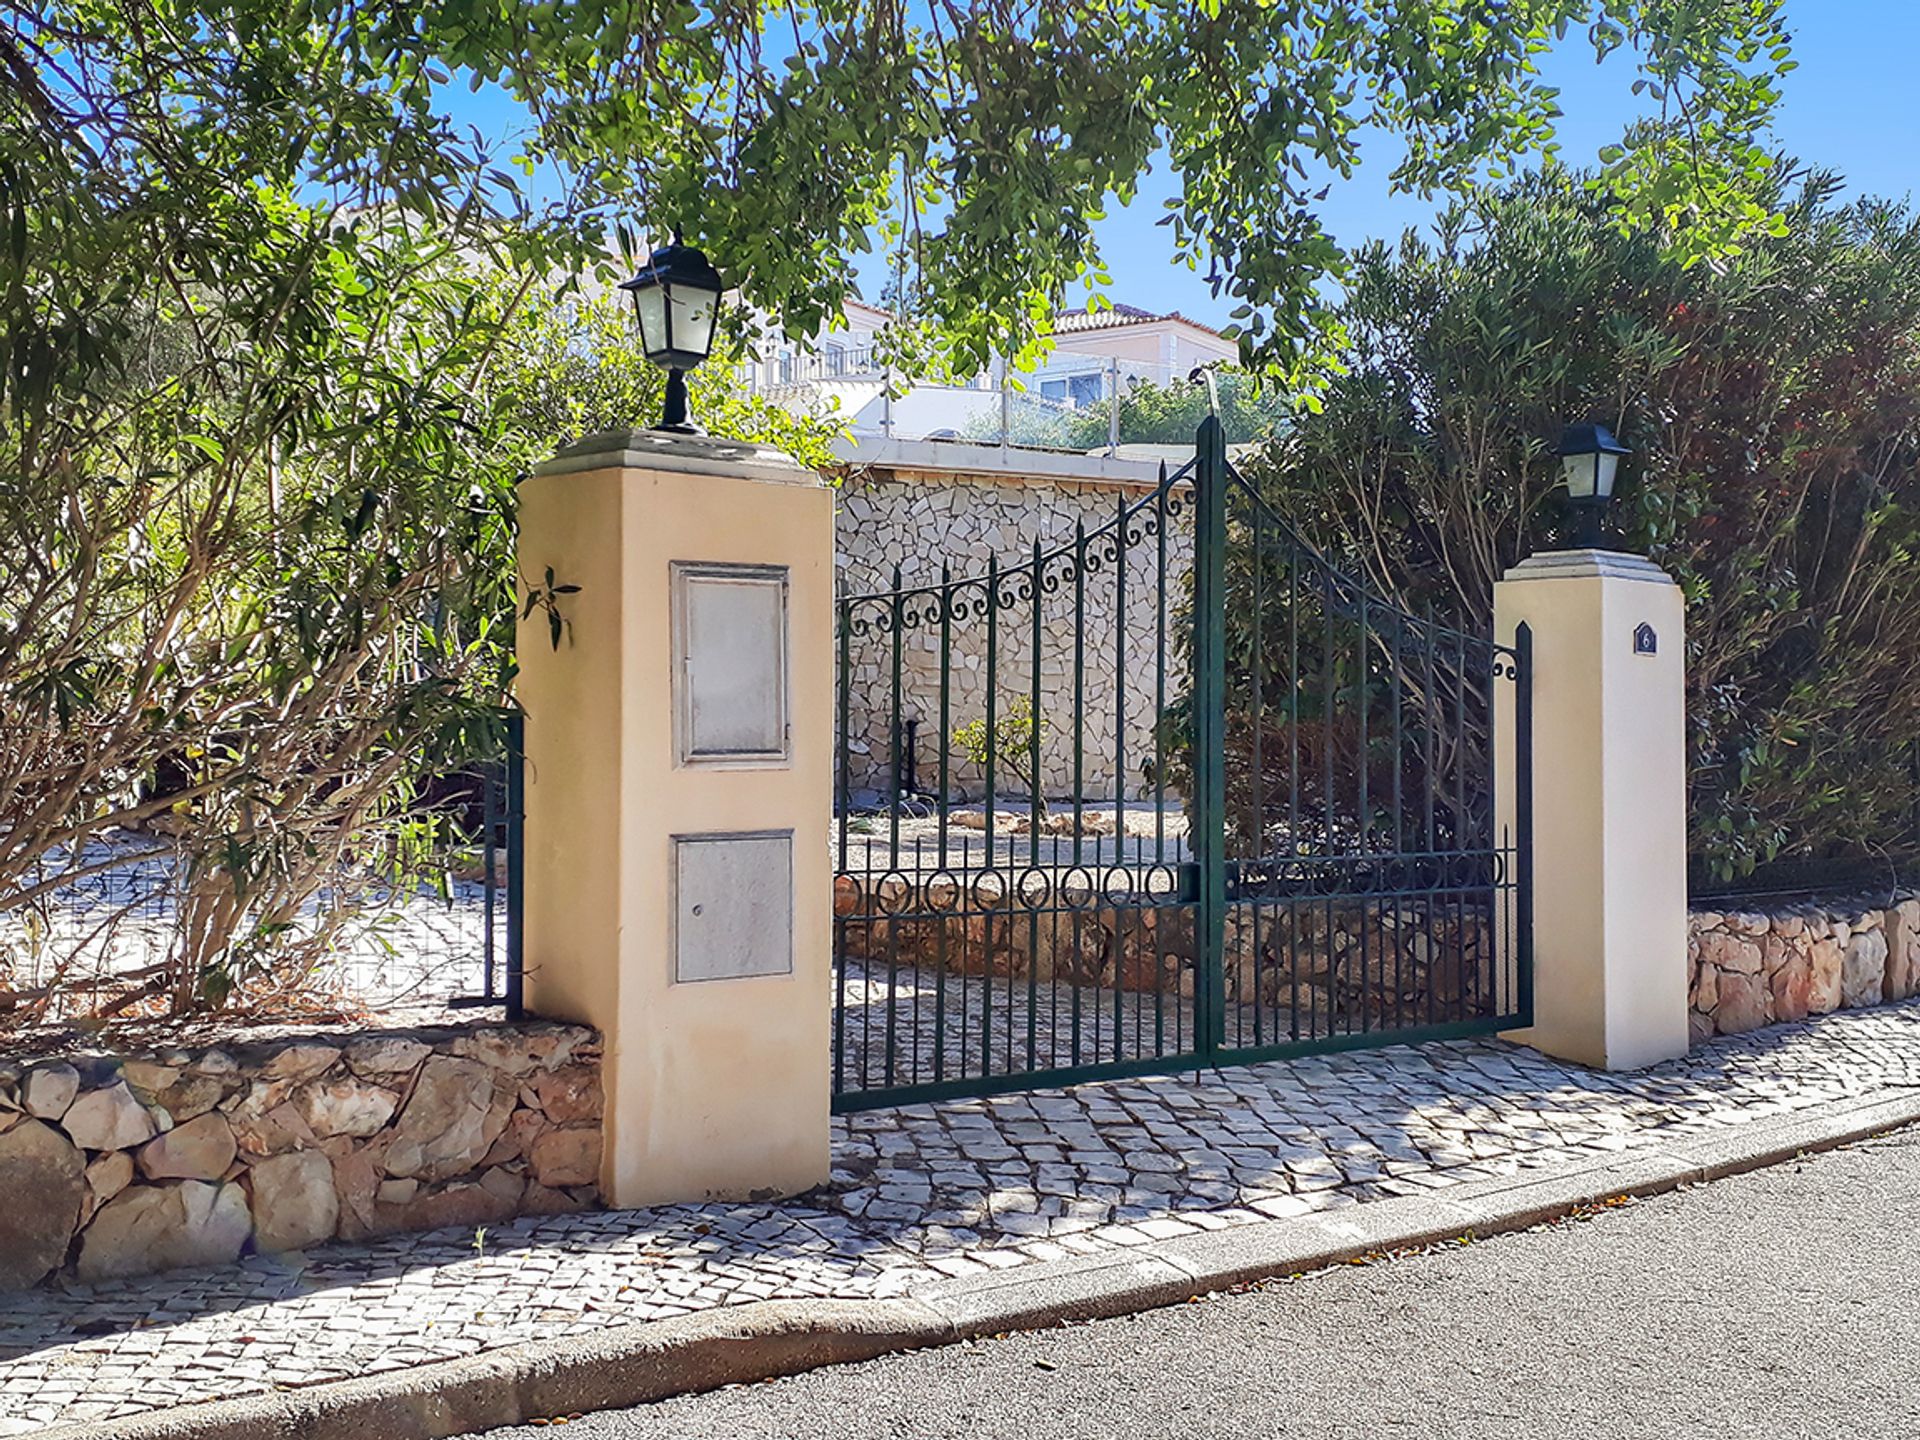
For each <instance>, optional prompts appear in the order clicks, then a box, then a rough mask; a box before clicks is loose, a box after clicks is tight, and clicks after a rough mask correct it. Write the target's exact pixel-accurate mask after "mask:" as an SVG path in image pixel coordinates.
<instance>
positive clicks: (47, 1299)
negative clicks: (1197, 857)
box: [0, 1001, 1920, 1434]
mask: <svg viewBox="0 0 1920 1440" xmlns="http://www.w3.org/2000/svg"><path fill="white" fill-rule="evenodd" d="M1913 1086H1920V1001H1915V1002H1908V1003H1907V1004H1904V1005H1900V1006H1893V1007H1888V1008H1885V1009H1879V1010H1861V1011H1850V1012H1847V1013H1844V1014H1838V1015H1833V1016H1829V1017H1827V1018H1825V1019H1822V1020H1817V1021H1813V1022H1810V1023H1808V1024H1804V1025H1799V1026H1791V1027H1781V1028H1777V1029H1774V1030H1771V1031H1767V1032H1760V1033H1756V1034H1753V1035H1747V1036H1741V1037H1737V1038H1734V1039H1726V1040H1720V1041H1716V1042H1714V1043H1712V1044H1711V1045H1709V1046H1707V1047H1705V1048H1703V1049H1701V1050H1699V1051H1696V1052H1695V1053H1694V1054H1693V1055H1692V1056H1691V1057H1690V1058H1689V1059H1688V1060H1686V1061H1683V1062H1678V1063H1675V1064H1671V1065H1665V1066H1661V1067H1658V1068H1656V1069H1653V1070H1650V1071H1646V1072H1643V1073H1639V1074H1631V1075H1607V1074H1597V1073H1594V1072H1591V1071H1587V1070H1584V1069H1581V1068H1579V1067H1577V1066H1569V1065H1563V1064H1560V1063H1558V1062H1555V1061H1551V1060H1547V1059H1544V1058H1542V1057H1540V1056H1538V1055H1535V1054H1533V1053H1532V1052H1530V1051H1526V1050H1521V1049H1517V1048H1515V1047H1512V1046H1507V1045H1503V1044H1500V1043H1498V1042H1493V1041H1487V1042H1446V1043H1439V1044H1432V1045H1425V1046H1418V1047H1407V1046H1402V1047H1396V1048H1393V1049H1387V1050H1378V1051H1369V1052H1355V1053H1353V1054H1348V1055H1338V1056H1330V1057H1323V1058H1315V1059H1307V1060H1294V1061H1279V1062H1273V1063H1269V1064H1265V1065H1258V1066H1251V1067H1247V1068H1245V1069H1238V1070H1231V1071H1210V1072H1205V1073H1203V1074H1200V1075H1197V1076H1194V1075H1188V1076H1181V1077H1175V1078H1168V1079H1157V1080H1137V1081H1120V1082H1112V1083H1105V1084H1089V1085H1082V1086H1078V1087H1076V1088H1074V1089H1071V1090H1054V1091H1040V1092H1034V1093H1031V1094H1023V1095H1014V1096H1008V1097H1004V1098H998V1099H991V1100H974V1101H958V1102H952V1103H946V1104H940V1105H921V1106H913V1107H908V1108H904V1109H900V1110H893V1111H877V1112H869V1113H866V1114H860V1115H854V1116H851V1117H847V1118H844V1119H841V1120H838V1121H836V1122H835V1131H834V1180H833V1184H832V1185H831V1186H829V1187H828V1188H827V1189H825V1190H824V1191H821V1192H818V1193H816V1194H814V1195H812V1196H809V1197H805V1198H804V1199H802V1200H797V1201H793V1202H789V1203H786V1204H781V1205H704V1206H676V1207H671V1208H664V1209H658V1210H650V1211H629V1212H624V1213H618V1214H602V1215H584V1216H573V1217H567V1218H562V1219H548V1220H523V1221H517V1222H515V1223H513V1224H510V1225H505V1226H501V1227H499V1228H498V1229H495V1230H490V1231H487V1232H485V1233H484V1234H480V1235H476V1234H474V1233H473V1232H470V1231H440V1232H435V1233H433V1234H429V1235H424V1236H406V1237H395V1238H393V1239H391V1240H387V1241H384V1242H381V1243H378V1244H372V1245H351V1246H349V1245H336V1246H329V1247H326V1248H324V1249H320V1250H315V1251H313V1252H311V1253H310V1254H309V1255H308V1256H307V1257H306V1259H305V1261H304V1263H298V1262H293V1263H289V1262H281V1261H272V1260H267V1259H263V1258H256V1259H254V1260H250V1261H248V1262H247V1263H245V1264H243V1265H239V1266H235V1267H231V1268H227V1269H222V1270H214V1271H203V1272H199V1273H182V1274H174V1275H166V1276H160V1277H156V1278H154V1279H151V1280H146V1281H140V1282H132V1283H126V1284H121V1285H116V1286H100V1287H98V1288H96V1289H92V1290H87V1289H80V1288H76V1289H74V1290H71V1291H68V1292H47V1291H41V1292H34V1293H31V1294H27V1295H15V1296H8V1297H6V1299H5V1303H4V1306H0V1434H26V1433H31V1432H32V1431H34V1430H36V1429H38V1428H39V1427H40V1426H42V1425H45V1424H49V1423H52V1422H55V1421H78V1420H83V1419H103V1418H108V1417H117V1416H124V1415H131V1414H136V1413H139V1412H140V1411H143V1410H150V1409H155V1408H160V1407H164V1406H169V1405H176V1404H182V1403H186V1402H189V1401H194V1400H203V1399H215V1398H223V1397H228V1396H234V1395H241V1394H247V1393H251V1392H257V1391H261V1390H266V1389H272V1388H276V1387H284V1386H296V1385H308V1384H315V1383H318V1382H322V1381H326V1380H333V1379H340V1378H345V1377H348V1376H354V1375H363V1374H372V1373H377V1372H380V1371H384V1370H392V1369H396V1368H399V1367H401V1366H407V1365H414V1364H419V1363H422V1362H426V1361H432V1360H440V1359H446V1358H451V1357H454V1356H459V1355H467V1354H472V1353H473V1352H475V1351H479V1350H485V1349H490V1348H494V1347H497V1346H501V1345H508V1344H512V1343H514V1342H516V1341H523V1340H532V1339H540V1338H547V1337H552V1336H558V1335H567V1334H574V1333H579V1332H581V1331H585V1330H589V1329H593V1328H595V1327H598V1326H604V1325H613V1324H622V1323H629V1322H633V1321H638V1320H650V1319H657V1318H662V1317H665V1316H669V1315H676V1314H681V1313H684V1312H686V1311H689V1310H694V1309H699V1308H703V1307H707V1306H714V1305H727V1304H737V1303H742V1302H746V1301H752V1300H759V1299H765V1298H771V1297H776V1296H779V1297H805V1296H839V1297H853V1298H857V1297H863V1296H877V1295H891V1294H899V1293H902V1292H904V1291H908V1290H911V1289H912V1288H913V1286H914V1285H915V1284H916V1283H919V1282H923V1281H925V1280H927V1279H929V1278H932V1277H935V1276H939V1275H956V1274H964V1273H968V1272H977V1271H979V1270H980V1269H981V1268H983V1267H1007V1266H1016V1265H1023V1264H1030V1263H1033V1262H1035V1261H1039V1260H1046V1259H1054V1258H1059V1257H1061V1256H1064V1255H1068V1254H1073V1253H1084V1252H1090V1251H1095V1250H1103V1249H1112V1248H1115V1247H1120V1246H1128V1245H1137V1244H1141V1243H1144V1242H1146V1241H1147V1240H1150V1239H1154V1238H1159V1237H1165V1236H1171V1235H1175V1234H1182V1233H1186V1232H1188V1231H1190V1230H1193V1229H1199V1228H1219V1227H1223V1226H1229V1225H1237V1224H1245V1223H1248V1222H1251V1221H1255V1220H1258V1219H1260V1218H1262V1217H1263V1216H1273V1215H1289V1214H1296V1213H1301V1212H1304V1211H1308V1210H1314V1209H1323V1208H1328V1207H1332V1206H1336V1205H1351V1204H1356V1203H1361V1202H1364V1201H1367V1200H1371V1199H1375V1198H1378V1197H1381V1196H1385V1195H1391V1194H1402V1193H1407V1192H1410V1191H1413V1190H1418V1189H1425V1188H1438V1187H1443V1186H1448V1185H1454V1184H1457V1183H1460V1182H1461V1181H1464V1180H1468V1179H1473V1178H1480V1177H1484V1176H1489V1175H1496V1174H1506V1173H1512V1172H1513V1171H1515V1170H1518V1169H1521V1168H1532V1167H1549V1166H1553V1165H1555V1164H1559V1163H1565V1162H1567V1161H1569V1160H1572V1159H1576V1158H1579V1157H1582V1156H1585V1155H1590V1154H1591V1153H1592V1152H1594V1151H1617V1150H1626V1149H1630V1148H1632V1147H1634V1146H1636V1145H1642V1144H1648V1143H1651V1142H1653V1141H1655V1140H1659V1139H1667V1138H1671V1137H1672V1136H1674V1135H1675V1134H1677V1133H1685V1132H1697V1131H1700V1130H1706V1129H1712V1128H1715V1127H1721V1126H1729V1125H1738V1124H1741V1123H1743V1122H1745V1121H1747V1120H1751V1119H1754V1118H1757V1117H1760V1116H1763V1115H1771V1114H1778V1113H1780V1112H1783V1111H1789V1110H1798V1109H1804V1108H1807V1107H1812V1106H1818V1105H1820V1104H1822V1103H1824V1102H1828V1101H1832V1100H1836V1099H1841V1098H1850V1097H1857V1096H1863V1095H1870V1094H1873V1093H1875V1092H1879V1091H1884V1090H1887V1089H1891V1088H1894V1087H1913Z"/></svg>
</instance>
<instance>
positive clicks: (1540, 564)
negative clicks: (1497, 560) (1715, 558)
mask: <svg viewBox="0 0 1920 1440" xmlns="http://www.w3.org/2000/svg"><path fill="white" fill-rule="evenodd" d="M1501 578H1502V579H1503V580H1640V581H1644V582H1646V583H1647V584H1650V585H1671V584H1673V583H1674V579H1673V577H1672V576H1671V575H1669V574H1667V572H1666V571H1664V570H1662V569H1661V568H1660V567H1659V566H1658V565H1656V564H1654V563H1653V561H1651V560H1649V559H1647V557H1646V556H1644V555H1624V554H1622V553H1621V552H1620V551H1618V550H1542V551H1541V552H1540V553H1539V554H1538V555H1529V556H1528V557H1527V558H1526V559H1524V560H1522V561H1521V562H1520V563H1519V564H1518V565H1516V566H1514V567H1513V568H1512V569H1511V570H1509V571H1507V573H1506V574H1505V575H1503V576H1502V577H1501Z"/></svg>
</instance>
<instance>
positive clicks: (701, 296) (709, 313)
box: [668, 285, 720, 363]
mask: <svg viewBox="0 0 1920 1440" xmlns="http://www.w3.org/2000/svg"><path fill="white" fill-rule="evenodd" d="M719 298H720V297H719V296H718V295H716V294H714V293H713V291H711V290H701V289H697V288H695V287H692V286H688V285H675V286H673V287H671V289H670V290H669V291H668V304H669V305H670V307H671V314H672V320H673V331H672V333H673V348H674V349H675V350H677V351H679V352H680V353H681V354H682V355H692V356H697V357H698V358H699V359H700V360H704V359H706V357H707V356H708V355H709V354H710V353H711V352H712V350H713V321H714V315H715V312H717V311H718V310H719V308H720V307H719V305H718V303H717V302H718V301H719ZM695 363H698V361H696V362H695Z"/></svg>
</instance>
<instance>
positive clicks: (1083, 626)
mask: <svg viewBox="0 0 1920 1440" xmlns="http://www.w3.org/2000/svg"><path fill="white" fill-rule="evenodd" d="M1086 676H1087V525H1086V522H1085V521H1084V520H1077V521H1075V522H1074V526H1073V867H1074V870H1078V869H1079V868H1080V798H1081V796H1082V795H1084V794H1085V793H1086V718H1087V710H1086V699H1087V696H1086ZM1053 858H1054V862H1055V863H1054V873H1055V874H1056V875H1059V877H1060V879H1059V882H1058V883H1059V893H1060V898H1061V900H1063V901H1065V900H1066V899H1067V895H1066V874H1061V872H1060V866H1059V859H1060V849H1059V846H1058V844H1057V843H1056V844H1055V846H1054V852H1053ZM1066 873H1067V874H1071V873H1073V871H1068V872H1066ZM1070 908H1072V910H1073V917H1072V921H1071V925H1072V933H1073V955H1074V962H1075V964H1076V966H1077V965H1078V963H1079V957H1080V954H1081V948H1080V947H1081V945H1082V943H1083V942H1084V941H1085V939H1086V936H1085V934H1084V922H1085V919H1086V917H1085V916H1084V915H1083V914H1082V913H1081V911H1080V909H1079V908H1078V907H1074V906H1070ZM1116 978H1117V977H1116ZM1093 988H1094V992H1095V994H1094V1000H1095V1003H1094V1006H1093V1012H1092V1013H1093V1058H1094V1059H1095V1060H1098V1059H1099V1058H1100V1006H1099V1003H1098V1001H1099V989H1100V977H1099V976H1098V975H1097V974H1096V975H1095V976H1094V980H1093ZM1073 1063H1074V1064H1075V1065H1078V1064H1079V1063H1080V979H1079V976H1078V974H1076V975H1075V976H1074V982H1073Z"/></svg>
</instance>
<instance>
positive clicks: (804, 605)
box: [519, 431, 833, 1207]
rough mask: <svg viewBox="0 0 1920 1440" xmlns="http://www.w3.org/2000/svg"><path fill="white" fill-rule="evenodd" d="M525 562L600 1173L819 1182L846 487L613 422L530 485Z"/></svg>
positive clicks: (660, 1184)
mask: <svg viewBox="0 0 1920 1440" xmlns="http://www.w3.org/2000/svg"><path fill="white" fill-rule="evenodd" d="M519 565H520V577H521V582H522V584H523V586H524V587H528V588H527V590H526V591H524V592H523V593H531V594H533V595H534V597H535V609H534V612H533V614H532V615H531V616H530V617H529V618H526V619H523V620H522V621H521V624H520V641H519V659H520V677H519V699H520V703H521V706H522V708H523V709H524V710H525V712H526V749H527V766H526V775H527V785H526V832H525V833H526V839H525V847H526V848H525V863H526V871H525V891H524V905H525V912H524V913H525V940H524V956H525V964H526V998H527V1003H528V1006H529V1008H530V1009H532V1010H533V1011H534V1012H535V1013H537V1014H541V1015H547V1016H553V1017H556V1018H563V1019H568V1020H576V1021H582V1022H585V1023H587V1024H590V1025H593V1026H596V1027H598V1028H599V1029H600V1031H601V1032H602V1034H603V1035H604V1037H605V1044H606V1062H605V1072H604V1081H605V1087H606V1102H607V1115H606V1126H605V1140H606V1143H605V1147H604V1154H603V1160H602V1167H601V1180H602V1193H603V1194H604V1195H605V1197H606V1198H607V1200H608V1201H609V1202H610V1203H612V1204H614V1205H616V1206H623V1207H624V1206H639V1205H654V1204H665V1203H672V1202H678V1201H697V1200H704V1199H721V1198H749V1197H766V1196H772V1195H779V1194H790V1193H793V1192H795V1191H799V1190H804V1189H806V1188H808V1187H809V1186H812V1185H816V1184H819V1183H821V1182H822V1181H824V1180H825V1179H826V1178H827V1172H828V1103H829V1096H828V1076H829V1069H828V1067H829V1058H828V1028H827V1022H828V1006H829V1000H828V971H829V950H830V927H831V924H832V920H831V913H830V911H831V903H832V883H833V882H832V875H831V873H830V871H829V868H828V861H829V851H828V844H827V828H828V824H829V817H830V813H831V804H832V796H831V779H830V757H831V755H832V750H833V743H832V714H833V712H832V693H833V638H832V625H833V621H832V615H833V509H832V503H831V492H830V491H829V490H828V489H827V488H826V487H825V486H824V485H823V484H822V483H821V481H820V479H819V477H818V476H817V475H816V474H814V473H813V472H812V471H810V470H806V469H804V468H802V467H801V466H799V465H798V464H796V463H795V462H794V461H792V460H791V459H789V458H788V457H786V456H784V455H781V454H778V453H776V452H771V451H767V450H763V449H760V448H758V447H755V446H750V445H742V444H736V443H732V442H726V441H719V440H712V439H707V438H705V437H683V436H669V435H665V434H662V433H660V432H656V431H634V432H620V433H616V434H610V435H600V436H594V437H592V438H590V439H588V440H585V441H583V442H581V443H580V444H578V445H575V446H572V447H570V448H568V449H566V450H563V451H562V452H561V453H560V454H559V455H558V456H557V457H556V458H555V459H553V460H552V461H550V462H548V463H547V464H546V465H543V466H542V467H540V469H539V470H538V471H537V472H536V473H535V474H534V475H533V476H532V477H530V478H529V479H528V480H526V481H525V482H524V483H523V484H522V486H521V488H520V554H519ZM549 571H550V572H551V582H549V579H548V573H549ZM549 585H551V591H550V590H549ZM568 586H577V587H578V589H577V590H571V591H565V593H559V592H561V591H563V590H565V587H568ZM543 596H548V597H550V603H551V606H552V607H554V608H557V611H558V614H559V616H560V617H561V620H562V630H561V634H560V640H559V644H558V646H557V647H556V646H555V645H553V644H552V643H550V634H551V631H550V625H549V621H548V614H547V604H546V602H544V601H543V600H542V599H541V597H543Z"/></svg>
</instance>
